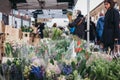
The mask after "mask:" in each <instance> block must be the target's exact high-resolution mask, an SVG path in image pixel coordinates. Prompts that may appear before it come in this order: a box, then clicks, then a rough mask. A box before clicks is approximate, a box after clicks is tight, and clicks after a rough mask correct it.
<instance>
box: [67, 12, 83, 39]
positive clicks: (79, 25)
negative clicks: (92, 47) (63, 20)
mask: <svg viewBox="0 0 120 80" xmlns="http://www.w3.org/2000/svg"><path fill="white" fill-rule="evenodd" d="M77 14H78V16H77V18H76V19H75V20H74V21H73V22H72V23H70V24H69V26H70V27H75V31H74V35H77V36H78V37H79V38H81V39H84V34H85V32H84V22H85V19H84V16H83V15H82V14H81V11H80V10H78V12H77Z"/></svg>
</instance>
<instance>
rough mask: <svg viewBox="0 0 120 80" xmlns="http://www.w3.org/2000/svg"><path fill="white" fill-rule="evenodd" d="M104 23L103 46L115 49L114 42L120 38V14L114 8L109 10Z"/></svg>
mask: <svg viewBox="0 0 120 80" xmlns="http://www.w3.org/2000/svg"><path fill="white" fill-rule="evenodd" d="M104 21H105V22H104V30H103V35H102V41H103V44H104V47H109V46H110V47H112V48H113V46H114V40H115V39H116V38H117V39H118V36H119V12H118V11H117V10H116V9H114V8H111V9H108V10H107V12H106V14H105V19H104Z"/></svg>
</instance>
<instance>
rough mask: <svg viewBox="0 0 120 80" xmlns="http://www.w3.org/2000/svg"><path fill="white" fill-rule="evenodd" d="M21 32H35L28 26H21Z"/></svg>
mask: <svg viewBox="0 0 120 80" xmlns="http://www.w3.org/2000/svg"><path fill="white" fill-rule="evenodd" d="M21 30H22V32H33V29H32V28H31V27H28V26H26V25H25V26H21Z"/></svg>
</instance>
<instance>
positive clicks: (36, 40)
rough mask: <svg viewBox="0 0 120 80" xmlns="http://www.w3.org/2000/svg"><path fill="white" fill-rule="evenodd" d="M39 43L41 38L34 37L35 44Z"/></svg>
mask: <svg viewBox="0 0 120 80" xmlns="http://www.w3.org/2000/svg"><path fill="white" fill-rule="evenodd" d="M39 43H40V38H34V42H33V45H34V46H37V45H39Z"/></svg>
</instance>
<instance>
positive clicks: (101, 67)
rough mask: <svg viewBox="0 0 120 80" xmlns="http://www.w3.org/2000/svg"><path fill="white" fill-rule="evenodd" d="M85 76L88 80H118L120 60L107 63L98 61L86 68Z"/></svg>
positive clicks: (119, 77) (119, 76) (119, 78)
mask: <svg viewBox="0 0 120 80" xmlns="http://www.w3.org/2000/svg"><path fill="white" fill-rule="evenodd" d="M86 74H88V78H90V80H120V60H117V61H114V60H113V61H111V62H108V61H105V60H102V59H98V60H96V61H94V62H93V63H92V64H91V65H90V66H88V67H87V68H86ZM86 74H84V75H83V76H84V77H85V75H86Z"/></svg>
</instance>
